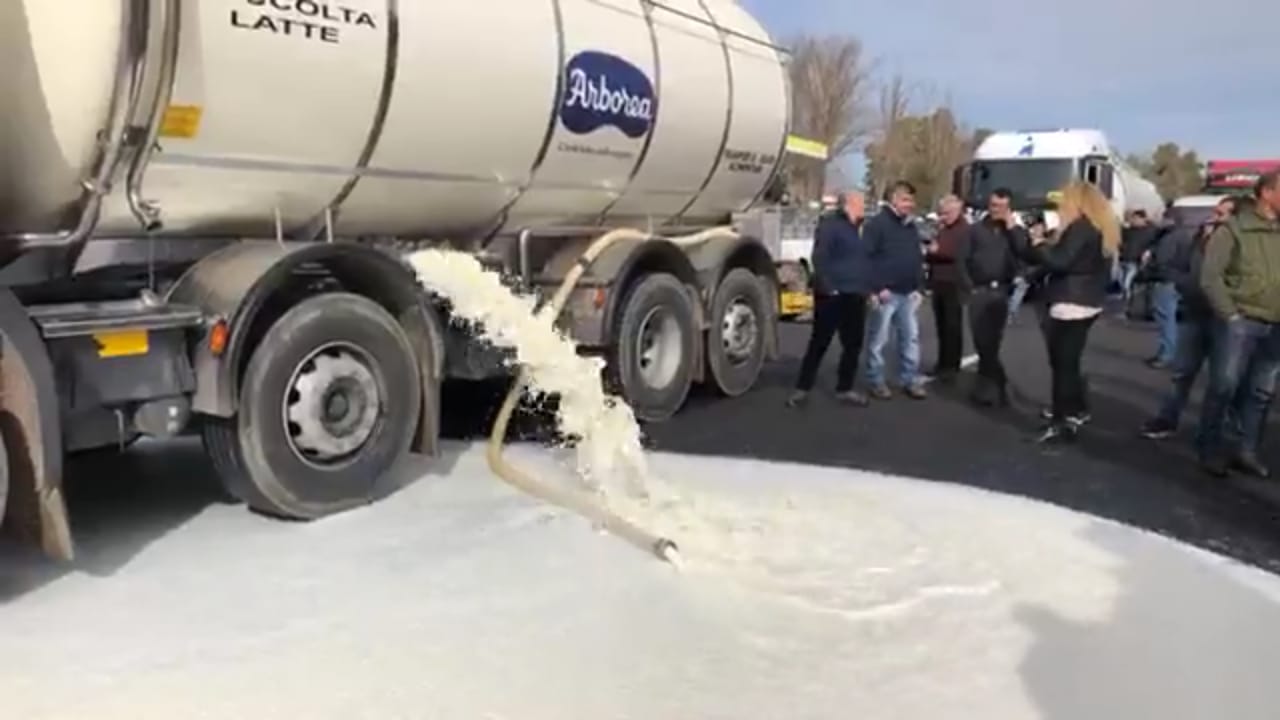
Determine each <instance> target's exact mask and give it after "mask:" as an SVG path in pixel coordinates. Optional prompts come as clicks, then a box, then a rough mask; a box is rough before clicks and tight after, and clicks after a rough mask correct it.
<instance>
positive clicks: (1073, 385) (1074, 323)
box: [1045, 316, 1097, 422]
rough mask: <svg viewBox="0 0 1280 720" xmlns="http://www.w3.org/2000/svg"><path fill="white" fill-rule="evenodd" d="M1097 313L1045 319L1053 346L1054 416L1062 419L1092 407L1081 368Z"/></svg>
mask: <svg viewBox="0 0 1280 720" xmlns="http://www.w3.org/2000/svg"><path fill="white" fill-rule="evenodd" d="M1095 320H1097V316H1094V317H1091V318H1085V319H1083V320H1058V319H1056V318H1048V319H1047V320H1046V321H1045V341H1046V343H1047V344H1048V346H1049V367H1050V368H1052V370H1053V419H1054V421H1055V422H1061V421H1062V420H1065V419H1066V418H1069V417H1078V416H1080V415H1083V414H1084V413H1086V412H1088V411H1089V399H1088V397H1087V394H1088V388H1087V386H1086V384H1085V380H1084V374H1083V373H1082V371H1081V367H1080V360H1081V358H1082V357H1083V356H1084V346H1085V342H1086V341H1087V340H1088V339H1089V329H1090V328H1092V327H1093V323H1094V321H1095Z"/></svg>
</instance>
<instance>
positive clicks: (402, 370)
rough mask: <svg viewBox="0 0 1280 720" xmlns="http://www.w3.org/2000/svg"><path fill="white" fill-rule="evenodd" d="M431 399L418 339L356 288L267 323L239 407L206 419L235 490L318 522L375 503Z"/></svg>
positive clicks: (261, 504)
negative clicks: (425, 393) (418, 358)
mask: <svg viewBox="0 0 1280 720" xmlns="http://www.w3.org/2000/svg"><path fill="white" fill-rule="evenodd" d="M421 405H422V389H421V378H420V376H419V373H418V368H417V364H416V362H415V356H414V352H413V347H412V345H411V344H410V341H409V339H408V337H406V336H405V333H404V331H403V330H402V329H401V328H400V326H399V325H398V324H397V323H396V321H395V319H394V318H392V317H391V315H389V314H388V313H387V311H386V310H384V309H382V307H381V306H379V305H377V304H376V303H374V302H373V301H371V300H369V299H367V298H364V297H361V296H359V295H351V294H346V293H330V294H325V295H317V296H315V297H312V298H309V299H307V300H304V301H302V302H301V303H299V304H298V305H296V306H295V307H293V308H292V309H290V310H289V311H288V312H286V313H285V314H284V315H283V316H281V317H280V319H279V320H277V321H276V322H275V324H274V325H272V326H271V329H270V330H268V331H267V333H266V335H265V336H264V337H263V338H262V341H261V342H260V343H259V345H258V346H257V348H256V349H255V350H254V351H253V356H252V358H251V359H250V361H249V365H248V368H247V369H246V370H245V372H244V377H243V381H242V383H241V388H240V409H239V413H238V414H237V415H236V417H234V418H231V419H214V418H210V421H209V422H207V423H205V429H204V434H205V445H206V447H207V448H208V449H209V454H210V455H211V456H212V457H213V460H214V464H215V465H216V466H217V468H218V471H219V474H220V475H222V477H223V480H224V482H225V484H226V487H227V490H228V491H229V492H231V493H232V494H233V495H235V496H236V497H238V498H239V499H241V500H244V501H245V502H247V503H248V504H249V506H250V507H252V508H254V509H255V510H258V511H260V512H264V513H268V514H272V515H278V516H282V517H289V518H298V519H312V518H317V517H321V516H324V515H329V514H332V513H336V512H341V511H343V510H347V509H350V508H352V507H356V506H359V505H363V504H367V503H368V502H370V501H371V500H372V499H373V497H374V494H375V492H376V488H377V481H378V480H379V479H380V478H382V477H383V476H384V475H385V474H386V473H387V472H388V471H389V470H391V468H392V467H393V466H394V465H395V464H396V462H397V461H398V460H400V459H401V458H402V457H404V456H405V454H406V453H408V451H409V448H410V445H411V443H412V440H413V435H414V431H415V429H416V424H417V421H418V414H419V410H420V407H421Z"/></svg>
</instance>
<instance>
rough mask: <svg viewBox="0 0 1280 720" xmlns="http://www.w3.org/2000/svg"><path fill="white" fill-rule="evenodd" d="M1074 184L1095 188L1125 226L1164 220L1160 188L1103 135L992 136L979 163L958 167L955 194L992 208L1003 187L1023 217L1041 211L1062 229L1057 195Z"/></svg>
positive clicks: (1012, 132)
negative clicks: (1127, 221)
mask: <svg viewBox="0 0 1280 720" xmlns="http://www.w3.org/2000/svg"><path fill="white" fill-rule="evenodd" d="M1073 180H1084V181H1086V182H1089V183H1092V184H1094V185H1096V186H1097V187H1098V189H1100V190H1101V191H1102V193H1103V194H1104V195H1106V196H1107V198H1108V199H1109V200H1110V201H1111V207H1112V208H1113V209H1114V210H1115V213H1116V217H1117V218H1119V219H1120V220H1122V221H1123V219H1124V218H1125V216H1126V214H1127V213H1129V212H1131V211H1133V210H1144V211H1146V213H1147V215H1148V216H1149V217H1150V218H1151V219H1152V220H1159V219H1160V218H1161V217H1163V215H1164V209H1165V202H1164V200H1163V199H1162V198H1161V197H1160V192H1159V191H1158V190H1157V189H1156V186H1155V185H1154V184H1153V183H1152V182H1151V181H1149V180H1147V179H1145V178H1143V177H1142V175H1141V174H1140V173H1139V172H1138V171H1137V170H1136V169H1134V168H1133V167H1132V166H1130V165H1129V164H1128V163H1126V162H1125V161H1124V159H1123V158H1121V157H1120V156H1119V154H1117V153H1116V151H1115V149H1114V148H1113V147H1112V145H1111V143H1110V142H1109V141H1108V140H1107V137H1106V135H1105V134H1104V133H1103V132H1102V131H1101V130H1092V129H1061V130H1010V131H1001V132H996V133H992V134H991V135H990V136H989V137H987V138H986V139H985V140H983V141H982V143H980V144H979V145H978V147H977V149H976V150H975V152H974V156H973V160H971V161H970V162H968V163H965V164H964V165H961V166H960V167H958V168H956V171H955V177H954V181H953V183H952V184H953V186H954V192H955V193H956V194H957V195H959V196H960V197H961V198H963V199H964V201H965V203H966V204H967V205H968V206H969V207H972V208H977V209H982V208H985V207H986V204H987V197H988V196H989V195H990V194H991V192H992V191H993V190H995V189H997V188H1001V187H1003V188H1007V189H1008V190H1010V191H1011V192H1012V194H1013V206H1014V209H1015V210H1018V211H1020V212H1031V211H1041V212H1044V213H1045V220H1046V222H1047V224H1048V225H1049V227H1050V228H1051V229H1052V228H1054V227H1056V226H1057V216H1056V214H1055V213H1054V212H1053V210H1052V207H1053V200H1052V197H1051V195H1052V194H1053V193H1054V192H1055V191H1057V190H1060V189H1061V188H1062V187H1063V186H1065V185H1066V184H1067V183H1069V182H1071V181H1073Z"/></svg>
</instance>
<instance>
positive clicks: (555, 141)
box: [0, 0, 790, 559]
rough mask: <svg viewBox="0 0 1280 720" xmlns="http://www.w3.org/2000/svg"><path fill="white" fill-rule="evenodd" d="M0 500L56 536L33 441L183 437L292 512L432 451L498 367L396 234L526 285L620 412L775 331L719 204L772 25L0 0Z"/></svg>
mask: <svg viewBox="0 0 1280 720" xmlns="http://www.w3.org/2000/svg"><path fill="white" fill-rule="evenodd" d="M0 67H3V72H2V73H0V97H3V98H4V104H3V107H0V119H2V122H0V439H3V443H2V447H0V449H2V450H3V453H4V456H5V459H4V462H2V463H0V469H2V470H3V477H0V507H4V506H5V504H6V501H7V508H4V511H3V513H2V514H3V517H4V518H5V523H6V526H7V527H8V528H9V529H10V530H12V531H14V532H16V533H17V534H18V535H20V536H22V537H25V538H27V539H29V540H32V541H34V542H37V543H39V544H40V545H41V546H42V547H43V549H44V551H45V552H46V553H47V554H49V555H50V556H53V557H57V558H64V559H65V558H70V557H72V555H73V542H72V534H71V530H70V522H69V518H68V517H67V512H66V508H65V503H64V499H63V493H62V473H63V462H64V458H65V457H66V456H67V455H69V454H72V453H79V452H84V451H90V450H94V449H98V448H104V447H108V448H109V447H115V446H122V445H124V444H126V443H128V442H131V441H132V440H134V439H136V438H139V437H153V438H170V437H173V436H175V435H178V434H182V433H186V432H199V433H200V434H201V435H202V436H203V439H204V444H205V447H206V449H207V451H208V454H209V455H210V456H211V458H212V461H213V464H214V466H215V467H216V469H217V471H218V474H219V476H220V477H221V478H222V480H223V481H224V485H225V487H226V489H227V491H228V492H229V494H230V495H232V496H233V497H234V498H237V499H239V500H242V501H245V502H247V503H248V504H249V505H250V506H252V507H254V508H255V509H257V510H260V511H263V512H266V513H268V514H273V515H277V516H282V517H287V518H299V519H310V518H316V517H320V516H324V515H327V514H331V513H334V512H338V511H342V510H345V509H348V508H351V507H354V506H357V505H360V504H364V503H368V502H370V501H372V500H373V499H374V498H373V496H372V493H373V489H372V488H373V487H374V486H375V480H376V479H377V478H379V477H382V476H384V475H385V474H386V473H388V472H389V471H390V470H391V469H392V467H393V465H395V464H396V463H397V462H398V461H399V460H400V459H402V458H403V457H405V456H407V455H409V454H422V455H426V456H431V455H433V454H435V452H436V449H437V436H438V428H439V420H440V414H441V413H442V412H448V411H449V408H441V407H440V384H441V382H442V379H443V378H445V377H463V378H480V377H486V376H493V375H496V374H503V373H509V372H510V370H509V369H506V367H505V366H504V364H503V359H504V358H503V357H502V355H501V353H498V352H496V351H494V350H493V349H492V348H490V347H488V346H486V345H484V344H482V343H479V342H478V341H476V340H475V338H474V337H472V336H471V335H470V334H468V332H467V331H466V330H464V329H463V328H460V327H458V326H457V324H456V323H452V322H451V318H450V316H449V312H448V303H447V299H442V298H437V297H434V296H433V295H431V294H430V293H428V292H426V291H425V290H424V289H423V287H422V286H421V285H420V284H419V283H418V281H417V277H416V276H415V274H414V273H413V272H412V271H411V270H410V269H409V268H408V266H407V264H406V263H405V261H404V254H405V253H406V252H408V251H412V250H416V249H420V248H425V247H435V246H440V245H444V246H446V247H449V248H452V249H455V250H457V251H459V252H466V253H471V254H473V255H475V256H476V257H478V258H480V259H481V261H482V262H483V263H485V264H486V265H488V266H490V267H492V268H494V269H496V270H499V271H501V272H503V273H505V277H507V278H509V282H510V284H511V285H512V286H514V287H515V288H516V289H521V290H525V291H529V292H534V293H539V292H544V291H545V290H546V289H547V288H553V287H555V286H556V285H558V284H559V282H560V279H561V278H563V277H564V276H565V275H566V273H568V271H569V270H570V268H573V267H575V266H576V265H577V263H578V258H579V256H580V255H581V253H582V252H583V250H584V248H585V247H586V246H587V245H588V244H589V243H590V242H591V241H592V240H593V239H594V238H596V237H597V236H598V235H600V234H601V233H602V232H604V231H605V230H606V229H610V228H638V229H641V230H643V231H644V236H643V237H640V238H637V239H629V240H627V241H625V242H619V243H615V244H614V245H611V246H610V247H609V248H608V249H607V251H606V252H604V253H603V254H602V255H601V256H600V257H598V258H596V259H595V260H594V261H593V262H592V263H591V264H590V266H589V267H588V268H587V269H586V272H585V274H584V275H583V276H582V279H581V281H580V282H579V284H578V286H577V289H576V290H575V291H574V294H573V296H571V298H570V300H569V302H568V304H567V307H566V308H565V313H564V315H563V316H562V318H561V322H562V323H563V324H564V327H565V328H566V329H567V330H568V331H569V332H570V333H571V336H572V337H573V338H574V340H575V341H576V342H577V343H578V344H579V347H580V351H581V352H584V353H596V354H600V355H602V356H604V357H605V358H606V359H607V365H608V367H609V372H608V373H607V375H608V377H609V378H611V379H612V380H613V381H614V383H615V385H616V387H617V390H618V392H619V393H620V394H621V395H622V396H623V397H625V398H626V399H627V400H628V401H629V402H630V403H631V404H632V405H633V407H634V408H635V410H636V414H637V415H638V416H639V417H640V418H641V419H644V420H661V419H664V418H666V417H668V416H670V415H671V414H672V413H674V412H676V410H677V409H678V408H679V407H680V406H681V405H682V403H683V402H684V400H685V398H686V395H687V393H688V392H689V388H690V385H691V384H692V383H704V384H707V385H710V386H712V387H714V388H716V389H718V390H719V391H720V392H722V393H724V394H727V395H730V396H732V395H737V394H740V393H743V392H745V391H746V390H747V389H749V388H750V387H751V386H752V384H753V383H754V382H755V381H756V378H757V376H758V374H759V372H760V367H761V364H762V363H763V361H764V359H765V358H766V357H768V356H769V355H770V354H771V353H773V352H774V344H775V339H774V331H775V330H774V328H775V322H776V314H777V308H776V303H777V300H776V298H777V290H776V285H777V280H776V273H775V270H774V265H773V259H772V258H771V256H770V253H769V252H768V250H767V249H766V248H765V247H764V245H763V244H762V243H761V242H760V241H759V240H757V239H754V238H752V237H748V236H746V235H745V233H738V234H720V235H717V236H715V237H714V238H713V239H711V240H708V241H707V242H704V243H701V244H698V245H685V244H679V243H675V242H671V241H670V240H669V238H672V237H676V236H680V235H683V234H688V233H692V232H694V231H698V230H700V229H705V228H708V227H713V226H717V225H719V224H722V223H724V222H725V221H726V218H729V217H731V216H732V215H733V214H734V213H740V212H742V211H744V210H746V209H749V208H750V207H752V205H753V203H754V202H755V200H756V199H757V198H758V197H759V196H760V195H761V193H763V192H764V190H765V188H766V187H768V185H769V182H770V180H771V179H772V178H773V176H774V175H775V174H776V173H777V171H778V166H779V163H780V160H781V157H782V155H783V148H784V142H785V138H786V134H787V129H788V122H789V113H790V108H789V105H788V89H787V78H786V74H785V59H784V54H783V53H782V51H780V49H779V48H777V47H775V46H774V45H772V44H771V42H770V39H769V37H768V35H767V34H766V33H765V31H764V30H763V29H762V28H761V26H760V25H759V24H758V23H757V22H756V21H755V20H754V19H753V18H752V17H751V16H749V15H748V14H747V13H746V12H745V11H743V10H742V9H741V8H740V7H739V6H738V5H737V4H736V3H735V2H732V1H731V0H663V1H662V2H650V1H648V0H484V1H478V0H59V2H49V0H9V1H8V2H5V3H2V4H0Z"/></svg>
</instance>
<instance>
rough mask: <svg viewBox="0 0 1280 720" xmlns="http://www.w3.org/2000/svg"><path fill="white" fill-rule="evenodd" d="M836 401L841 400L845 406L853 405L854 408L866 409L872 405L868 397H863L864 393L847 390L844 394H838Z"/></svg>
mask: <svg viewBox="0 0 1280 720" xmlns="http://www.w3.org/2000/svg"><path fill="white" fill-rule="evenodd" d="M836 400H839V401H840V402H842V403H844V404H845V405H851V406H853V407H866V406H867V405H869V404H871V401H870V400H868V399H867V396H866V395H863V394H862V393H860V392H858V391H856V390H846V391H844V392H838V393H836Z"/></svg>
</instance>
